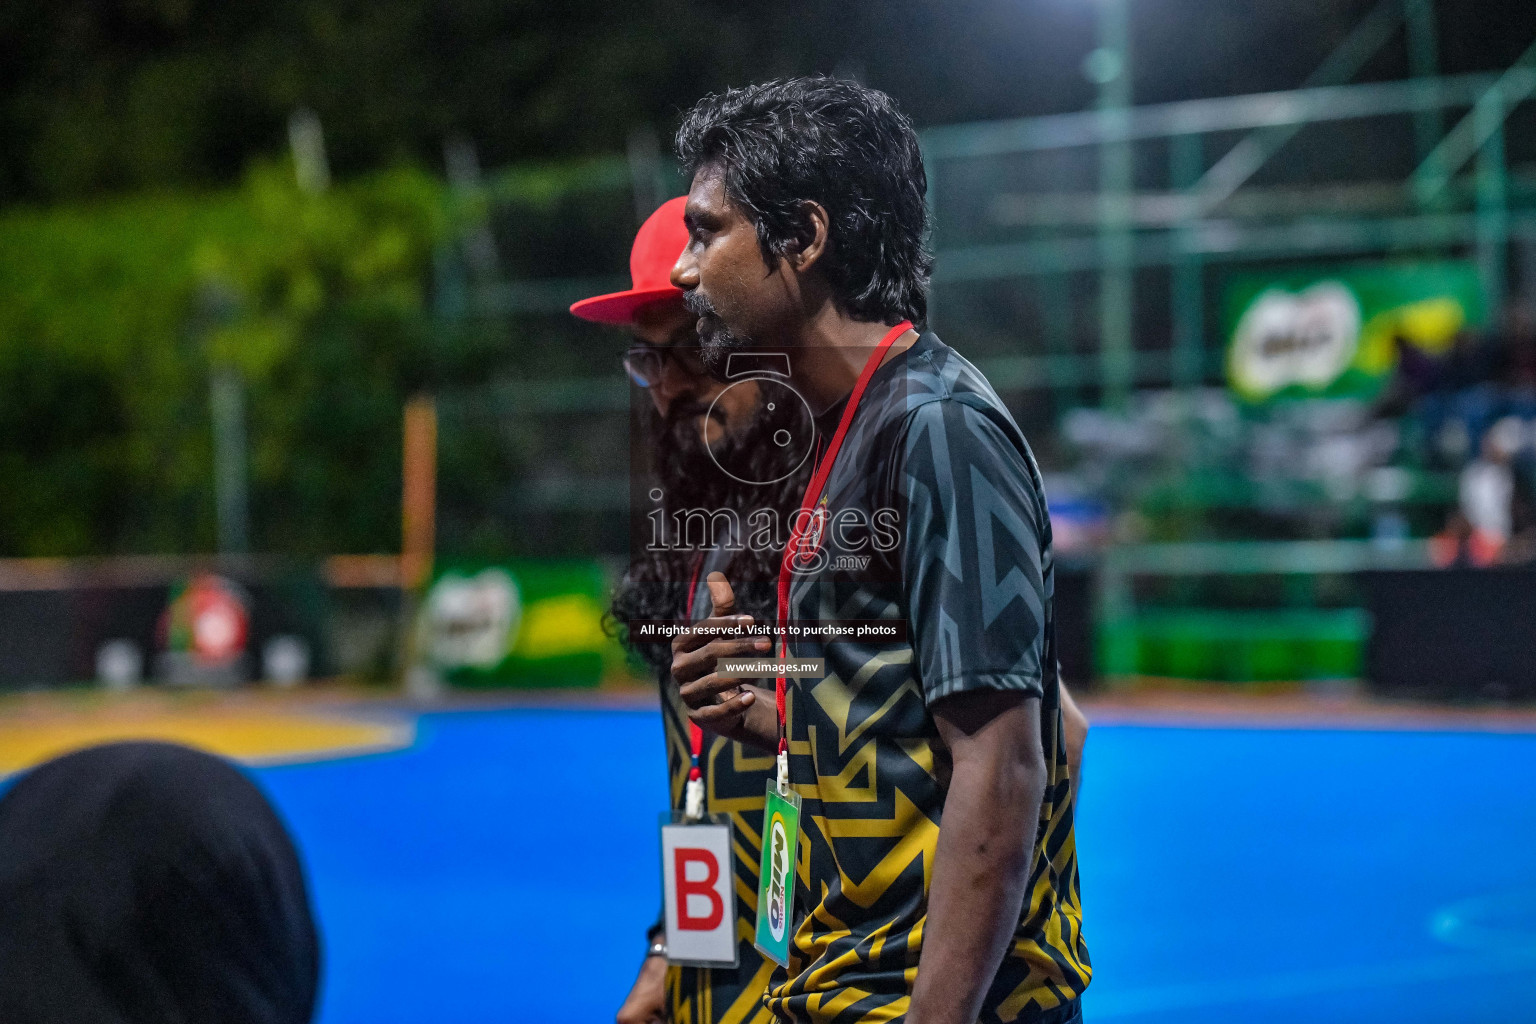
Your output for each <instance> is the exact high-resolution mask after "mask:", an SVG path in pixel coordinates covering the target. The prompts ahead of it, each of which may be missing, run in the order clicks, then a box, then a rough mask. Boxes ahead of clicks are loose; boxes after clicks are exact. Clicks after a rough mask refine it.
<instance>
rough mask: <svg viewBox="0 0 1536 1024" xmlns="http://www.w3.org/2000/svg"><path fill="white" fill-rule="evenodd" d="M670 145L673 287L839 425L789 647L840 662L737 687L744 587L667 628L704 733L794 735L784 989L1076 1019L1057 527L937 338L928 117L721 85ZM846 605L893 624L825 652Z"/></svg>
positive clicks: (995, 414) (788, 563)
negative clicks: (673, 159)
mask: <svg viewBox="0 0 1536 1024" xmlns="http://www.w3.org/2000/svg"><path fill="white" fill-rule="evenodd" d="M677 149H678V153H679V156H680V157H681V160H682V163H683V167H684V169H685V171H686V172H687V173H688V174H689V175H691V178H692V185H691V188H690V191H689V195H688V202H687V206H686V208H685V218H686V221H687V224H688V228H689V240H688V245H687V246H686V248H685V249H684V250H683V253H682V255H681V256H680V257H679V258H678V261H677V263H676V265H675V266H674V267H673V270H672V281H673V283H674V284H676V285H678V287H680V288H682V289H683V291H684V292H685V297H684V301H685V303H686V304H687V306H688V308H689V309H690V310H692V311H693V312H694V313H695V314H696V315H697V316H698V333H699V337H700V340H701V343H702V346H703V347H702V355H703V362H704V365H705V366H706V367H707V368H709V369H710V371H711V372H712V373H715V374H716V375H717V376H720V375H724V374H726V373H728V372H729V371H730V367H731V366H732V364H733V361H734V360H735V359H737V358H741V357H743V356H745V355H748V354H752V353H763V352H767V353H778V354H781V355H783V356H785V357H787V358H788V359H789V360H790V365H791V370H790V374H791V383H792V384H793V385H794V387H795V388H796V389H797V390H798V392H799V393H800V394H801V395H803V396H805V398H806V399H807V401H808V402H809V403H810V406H811V408H812V411H813V413H814V414H815V415H816V416H817V417H818V418H819V419H818V433H819V434H820V436H821V437H822V438H824V439H826V440H825V441H824V443H822V445H821V446H820V451H819V455H818V465H817V470H816V473H815V475H814V476H813V478H812V482H811V484H810V486H809V487H808V488H807V491H806V494H805V495H804V497H803V499H802V502H801V505H800V508H799V511H798V513H797V516H796V518H795V528H794V530H793V531H792V532H791V534H790V540H789V543H788V550H787V551H786V554H785V560H784V563H783V565H782V567H781V570H780V582H779V598H780V600H779V607H778V610H777V619H778V624H779V626H780V627H781V629H782V634H781V635H782V636H783V637H784V639H782V640H780V641H779V646H778V648H777V650H776V652H775V653H776V654H779V655H781V656H786V657H793V658H795V659H797V660H798V659H821V660H822V662H823V665H824V668H825V675H824V677H823V678H819V679H793V680H790V679H783V678H781V679H780V680H778V685H777V687H776V689H778V691H779V693H778V694H775V693H773V692H770V691H768V690H766V689H760V688H758V687H757V686H755V685H752V684H744V683H743V682H742V681H741V680H740V679H733V678H723V677H722V675H721V674H720V672H719V661H720V659H722V658H727V657H761V656H762V653H763V652H762V650H761V647H760V641H758V640H757V639H755V638H749V637H747V638H744V637H740V636H736V637H732V636H723V635H722V631H724V630H729V629H731V628H733V627H739V626H740V625H742V622H743V619H744V618H754V619H755V618H757V617H758V616H757V615H756V614H753V615H750V616H743V615H742V612H741V609H740V607H739V605H738V603H737V599H736V595H735V593H734V592H733V587H732V584H733V583H734V582H735V581H733V580H731V579H730V578H729V577H728V575H725V574H712V575H711V576H710V577H709V580H708V585H709V588H710V593H711V602H712V606H713V607H712V613H713V614H712V615H711V616H710V618H708V619H706V620H704V621H703V622H702V623H701V624H700V626H701V627H702V628H700V629H698V630H696V631H693V632H690V633H689V634H687V635H685V636H683V637H680V638H678V640H676V641H674V644H673V661H672V674H673V676H674V677H675V678H676V679H677V681H678V682H679V683H680V684H681V694H682V698H683V700H684V701H685V702H686V703H687V704H688V706H689V708H690V715H691V717H692V719H693V720H694V721H695V722H697V723H699V724H700V725H702V726H704V727H705V728H707V729H711V730H714V731H717V732H720V733H721V734H723V735H727V736H731V737H733V738H736V739H739V740H743V741H745V742H749V743H753V744H755V745H757V746H759V747H762V748H765V749H767V750H778V751H779V755H778V757H779V761H780V764H781V768H780V772H781V773H785V774H787V780H788V786H789V787H791V788H792V789H793V792H794V793H795V794H798V796H799V797H800V799H801V800H802V801H803V808H802V814H801V817H800V822H801V830H802V835H803V838H802V840H801V841H802V843H803V844H804V849H802V851H801V854H800V856H799V857H798V858H797V860H798V863H799V870H798V871H797V872H793V873H792V875H793V878H794V881H791V882H790V885H792V886H793V889H794V900H793V926H792V928H791V929H790V932H789V934H790V940H789V950H788V954H787V958H786V959H787V961H788V963H787V967H785V968H781V969H779V970H778V971H776V972H775V975H774V979H773V983H772V985H771V986H770V988H769V992H768V997H767V1005H768V1007H769V1009H770V1010H771V1011H772V1012H773V1013H774V1014H775V1015H776V1016H777V1017H778V1018H780V1019H783V1020H794V1021H813V1022H816V1024H832V1022H838V1024H852V1022H858V1021H869V1022H873V1021H887V1020H893V1019H897V1018H901V1019H904V1020H906V1021H907V1022H908V1024H973V1022H977V1021H985V1022H1000V1021H1030V1022H1048V1024H1068V1022H1076V1021H1079V1020H1080V1017H1081V1011H1080V1008H1079V1000H1078V997H1079V996H1080V994H1081V993H1082V992H1083V990H1084V989H1085V988H1086V987H1087V985H1088V981H1089V977H1090V973H1091V972H1090V967H1089V960H1088V951H1087V947H1086V945H1085V944H1084V942H1083V938H1082V930H1081V923H1082V915H1081V910H1080V904H1079V897H1078V874H1077V858H1076V845H1075V839H1074V832H1073V808H1074V787H1073V779H1072V775H1073V771H1072V768H1071V767H1070V764H1069V750H1068V747H1069V742H1068V735H1069V731H1070V730H1069V729H1068V728H1067V727H1066V725H1065V724H1064V722H1065V716H1066V715H1067V714H1068V713H1069V712H1066V711H1064V708H1063V696H1062V694H1063V691H1062V688H1061V685H1060V679H1059V672H1058V666H1057V661H1056V641H1055V623H1054V609H1053V598H1052V595H1053V590H1054V580H1055V577H1054V568H1053V559H1052V551H1051V526H1050V518H1049V515H1048V513H1047V509H1046V502H1045V495H1044V491H1043V488H1042V484H1041V479H1040V472H1039V469H1038V467H1037V466H1036V463H1035V460H1034V457H1033V455H1032V454H1031V452H1030V449H1029V446H1028V444H1027V443H1026V442H1025V439H1024V436H1023V434H1022V433H1021V432H1020V430H1019V428H1018V426H1017V424H1016V423H1015V422H1014V419H1013V417H1012V415H1011V414H1010V413H1009V412H1008V410H1007V409H1006V408H1005V407H1004V405H1003V404H1002V402H1001V401H1000V400H999V398H998V397H997V394H996V393H995V392H994V391H993V389H992V388H991V386H990V385H989V384H988V382H987V381H986V379H985V378H984V377H983V376H982V374H981V373H980V372H979V371H978V370H977V369H976V368H975V367H974V366H972V365H971V364H970V363H969V362H967V361H966V360H965V359H964V358H963V357H962V356H961V355H960V354H959V353H958V352H956V351H955V350H954V349H953V348H951V347H949V346H948V345H946V344H945V343H944V342H942V341H940V340H939V338H938V337H937V336H936V335H934V334H933V333H931V332H920V331H919V329H918V327H919V326H921V325H922V324H923V321H924V319H925V316H926V311H927V299H926V295H927V285H928V277H929V272H930V269H931V259H930V257H929V255H928V252H927V249H926V247H925V235H926V230H927V226H926V211H925V207H924V195H925V192H926V186H927V181H926V176H925V174H924V170H923V165H922V157H921V153H920V152H919V149H918V143H917V137H916V135H915V133H914V132H913V130H912V126H911V125H910V123H909V122H908V121H907V119H906V118H905V117H904V116H903V115H902V114H901V112H900V111H899V110H898V109H897V108H896V105H895V103H894V102H893V101H892V100H891V99H890V97H888V96H886V95H885V94H884V93H881V92H878V91H876V90H873V89H869V88H866V87H864V86H861V85H858V84H856V83H853V82H846V81H839V80H835V79H828V78H808V79H796V80H789V81H778V82H770V83H767V84H764V85H755V86H750V87H748V88H744V89H733V90H730V91H728V92H725V93H722V94H719V95H714V96H709V97H706V98H705V99H703V100H701V101H700V102H699V103H698V104H697V105H695V106H694V108H693V109H692V110H690V111H689V112H688V114H687V116H686V117H685V119H684V121H683V124H682V127H681V129H680V130H679V131H678V135H677ZM915 325H916V326H915ZM829 618H831V619H838V620H849V619H860V620H865V621H870V620H873V621H875V622H877V623H880V624H883V626H884V627H885V628H884V629H883V631H881V632H878V633H872V634H871V635H870V636H867V637H860V638H854V637H847V636H837V637H836V638H830V637H829V636H828V635H827V634H825V633H822V632H819V629H820V627H819V626H818V623H822V622H824V621H825V620H827V619H829ZM791 630H795V631H797V632H795V633H794V634H793V635H791ZM776 697H778V699H777V700H776V699H775V698H776ZM776 705H777V707H776ZM780 709H782V710H780ZM771 923H772V922H770V924H771Z"/></svg>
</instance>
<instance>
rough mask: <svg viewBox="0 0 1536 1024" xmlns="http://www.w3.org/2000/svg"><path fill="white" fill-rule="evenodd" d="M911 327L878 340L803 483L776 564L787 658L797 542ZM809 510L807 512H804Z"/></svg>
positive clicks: (783, 739) (782, 652)
mask: <svg viewBox="0 0 1536 1024" xmlns="http://www.w3.org/2000/svg"><path fill="white" fill-rule="evenodd" d="M911 329H912V322H911V321H910V320H903V321H902V322H901V323H899V324H897V325H896V326H895V327H892V328H891V329H890V330H889V331H887V332H886V334H885V337H883V338H881V339H880V344H879V345H876V346H875V350H874V351H873V352H871V353H870V356H869V358H868V359H867V360H865V362H864V369H863V371H862V372H861V373H860V374H859V380H858V383H856V384H854V386H853V392H852V393H851V394H850V395H849V396H848V405H847V406H846V407H845V408H844V409H843V415H842V418H841V419H839V420H838V422H837V432H836V433H834V434H833V435H832V442H831V443H830V444H828V445H827V453H826V454H825V455H823V456H822V459H821V464H820V465H819V466H817V467H816V472H815V473H814V474H812V475H811V480H810V483H808V484H806V486H805V497H803V498H801V499H800V510H799V511H798V512H796V513H795V518H794V520H793V521H792V523H791V526H790V534H789V544H788V546H787V547H785V548H784V558H783V560H782V561H781V562H780V563H779V615H778V620H779V622H778V625H779V637H780V641H779V644H780V647H779V656H780V657H781V658H788V657H789V634H788V632H787V627H788V626H789V582H790V578H791V577H792V576H793V575H794V562H795V559H796V558H797V557H798V556H799V554H800V542H801V540H802V538H803V537H804V535H805V530H806V527H807V525H808V524H809V523H810V522H811V521H812V519H813V518H815V516H816V507H815V506H816V503H817V502H819V501H820V500H821V492H822V490H823V488H825V487H826V486H827V478H828V477H829V476H831V475H832V467H833V466H835V465H836V464H837V453H838V451H839V450H840V449H841V448H842V447H843V438H844V437H846V436H847V434H848V427H849V426H850V425H851V424H852V423H853V414H854V413H855V412H857V411H858V408H859V402H860V400H861V399H863V397H864V389H865V388H867V387H869V381H870V378H871V377H873V376H874V375H875V371H876V370H878V369H879V368H880V364H881V363H882V362H884V361H885V354H886V352H887V351H889V349H890V347H891V345H892V343H894V342H895V341H896V339H897V338H899V337H901V336H902V335H903V334H906V333H907V332H908V331H910V330H911ZM807 513H809V514H807ZM820 526H821V531H820V533H821V535H822V536H821V538H820V539H821V541H822V542H825V533H826V526H827V524H826V523H825V522H822V523H821V524H820ZM786 692H787V687H786V685H785V681H784V677H783V676H779V677H778V679H777V680H775V682H774V687H773V696H774V703H775V704H776V705H777V707H778V713H779V754H780V756H781V757H782V756H783V755H784V753H785V752H786V751H788V750H789V740H788V737H787V735H786V732H785V717H786V715H785V703H786V700H785V694H786Z"/></svg>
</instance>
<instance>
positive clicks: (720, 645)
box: [672, 572, 778, 749]
mask: <svg viewBox="0 0 1536 1024" xmlns="http://www.w3.org/2000/svg"><path fill="white" fill-rule="evenodd" d="M706 582H707V583H708V585H709V601H710V615H709V618H707V619H703V620H701V621H699V622H697V623H695V624H694V625H693V626H692V627H691V628H689V629H686V630H683V631H682V632H680V633H679V634H678V635H677V636H676V637H674V638H673V640H672V678H673V679H675V680H676V681H677V684H678V693H679V694H680V695H681V696H682V698H683V703H684V704H686V705H688V717H689V718H690V719H692V720H693V722H694V724H695V725H697V726H699V728H701V729H708V730H709V731H710V732H714V733H719V734H720V735H722V736H727V737H729V738H731V739H735V740H741V741H742V742H745V743H751V744H753V745H754V746H758V747H764V748H767V749H772V748H773V747H774V746H775V743H776V741H777V739H778V720H777V717H776V715H775V712H774V706H773V701H772V700H771V699H770V700H763V699H761V691H760V690H758V689H757V688H756V687H753V686H745V685H743V684H742V682H741V680H739V679H723V678H721V677H720V676H719V675H718V674H716V672H715V668H716V666H717V665H718V664H719V661H720V659H721V658H743V657H752V656H754V655H756V656H761V655H763V654H766V653H767V652H768V651H770V650H771V649H772V647H773V641H772V640H770V639H768V638H767V637H765V636H757V637H751V636H741V635H739V631H740V630H742V629H744V628H745V627H747V626H750V625H751V624H752V616H750V615H737V614H736V595H735V593H734V592H732V590H731V584H730V583H729V582H728V581H727V580H726V578H725V574H724V573H718V572H712V573H710V574H709V578H708V580H707V581H706ZM765 714H766V715H767V719H768V720H767V721H764V715H765Z"/></svg>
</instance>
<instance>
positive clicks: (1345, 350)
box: [1226, 260, 1485, 403]
mask: <svg viewBox="0 0 1536 1024" xmlns="http://www.w3.org/2000/svg"><path fill="white" fill-rule="evenodd" d="M1226 298H1227V302H1226V311H1227V317H1226V332H1227V338H1228V342H1227V381H1228V383H1229V384H1230V385H1231V387H1232V389H1233V390H1234V391H1235V392H1236V393H1237V394H1238V395H1239V396H1240V397H1242V398H1243V399H1244V400H1246V401H1248V402H1254V403H1258V402H1267V401H1270V400H1272V399H1283V398H1303V397H1311V398H1317V397H1328V398H1336V397H1362V398H1369V397H1372V396H1374V395H1375V394H1377V393H1378V392H1379V391H1380V390H1381V388H1382V387H1383V386H1384V385H1385V384H1386V382H1387V381H1388V380H1389V379H1390V378H1391V375H1392V371H1393V370H1394V369H1396V367H1397V362H1398V358H1399V349H1400V346H1412V347H1414V348H1417V349H1419V350H1420V351H1422V352H1425V353H1427V354H1429V355H1431V356H1439V355H1443V354H1445V353H1448V352H1449V351H1450V349H1451V346H1452V345H1453V344H1454V342H1455V340H1456V336H1457V335H1458V334H1459V333H1461V331H1463V330H1465V329H1467V328H1475V327H1478V326H1481V325H1482V324H1483V323H1484V321H1485V309H1484V302H1483V293H1482V286H1481V283H1480V281H1479V279H1478V275H1477V270H1476V268H1475V267H1474V266H1473V265H1472V264H1471V263H1468V262H1466V261H1462V260H1443V261H1437V262H1424V263H1366V264H1345V265H1339V266H1334V267H1312V268H1309V269H1299V270H1291V271H1285V272H1280V273H1262V274H1261V273H1248V274H1239V275H1236V276H1234V277H1233V278H1232V279H1231V280H1230V281H1229V283H1228V286H1227V294H1226Z"/></svg>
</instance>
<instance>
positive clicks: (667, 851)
mask: <svg viewBox="0 0 1536 1024" xmlns="http://www.w3.org/2000/svg"><path fill="white" fill-rule="evenodd" d="M731 857H732V853H731V824H730V819H728V818H725V817H723V816H721V817H717V818H715V819H714V820H711V819H709V818H704V819H698V818H688V817H686V816H684V815H682V814H676V813H674V814H666V815H663V816H662V819H661V883H662V885H661V887H662V898H663V900H664V901H665V904H666V910H665V917H666V924H667V962H668V963H671V964H681V965H684V966H688V967H735V966H736V965H737V963H738V957H739V953H738V949H739V947H738V946H737V944H736V871H735V862H734V861H732V859H731Z"/></svg>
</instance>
